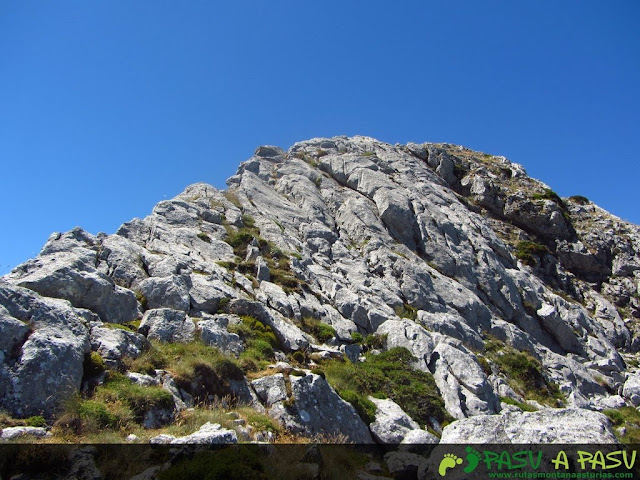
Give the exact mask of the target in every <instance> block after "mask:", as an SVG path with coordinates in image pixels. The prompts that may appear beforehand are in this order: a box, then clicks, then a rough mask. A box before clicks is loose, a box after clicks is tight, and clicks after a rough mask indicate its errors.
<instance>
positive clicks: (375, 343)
mask: <svg viewBox="0 0 640 480" xmlns="http://www.w3.org/2000/svg"><path fill="white" fill-rule="evenodd" d="M386 341H387V335H386V334H384V335H380V334H378V333H370V334H369V335H367V336H366V337H365V339H364V343H363V345H364V347H365V349H366V350H374V349H376V350H380V349H382V348H384V344H385V342H386Z"/></svg>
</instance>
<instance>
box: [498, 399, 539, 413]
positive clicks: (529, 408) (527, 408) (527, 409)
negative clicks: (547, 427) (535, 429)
mask: <svg viewBox="0 0 640 480" xmlns="http://www.w3.org/2000/svg"><path fill="white" fill-rule="evenodd" d="M500 401H501V402H503V403H506V404H507V405H513V406H515V407H518V408H519V409H520V410H522V411H523V412H537V411H538V409H537V408H535V407H534V406H532V405H529V404H528V403H525V402H519V401H517V400H514V399H513V398H511V397H500Z"/></svg>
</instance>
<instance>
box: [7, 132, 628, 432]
mask: <svg viewBox="0 0 640 480" xmlns="http://www.w3.org/2000/svg"><path fill="white" fill-rule="evenodd" d="M227 184H228V186H229V188H228V190H226V191H220V190H217V189H215V188H214V187H212V186H210V185H206V184H195V185H191V186H189V187H187V189H186V190H185V191H184V192H183V193H182V194H180V195H178V196H177V197H176V198H174V199H172V200H168V201H162V202H160V203H159V204H158V205H156V207H155V208H154V210H153V212H152V214H151V215H150V216H148V217H146V218H145V219H134V220H132V221H131V222H128V223H125V224H124V225H122V226H121V227H120V229H119V230H118V231H117V232H116V234H114V235H104V234H99V235H97V236H94V235H91V234H89V233H87V232H85V231H83V230H82V229H79V228H76V229H74V230H72V231H70V232H67V233H64V234H54V235H52V236H51V237H50V239H49V240H48V242H47V243H46V245H45V246H44V248H43V250H42V251H41V253H40V254H39V255H38V256H37V257H36V258H34V259H32V260H29V261H27V262H26V263H24V264H22V265H20V266H18V267H17V268H15V269H14V270H13V271H12V272H11V273H10V274H8V275H6V276H5V277H3V278H2V280H1V281H0V408H2V409H4V410H5V411H7V412H9V413H10V414H11V415H13V416H14V417H17V418H25V417H29V416H33V415H44V417H45V418H46V419H47V420H48V421H49V422H50V423H51V422H53V421H55V420H56V418H57V417H58V416H59V415H60V411H61V409H62V408H63V405H64V404H65V401H66V399H68V398H69V397H70V396H71V395H73V394H74V393H75V392H79V391H81V390H82V391H83V392H85V394H86V392H90V391H91V390H92V388H95V386H96V385H99V384H100V383H102V382H104V381H105V379H106V378H108V373H105V372H104V371H102V370H101V369H98V371H97V372H93V371H92V368H93V367H92V363H91V359H92V358H93V359H94V360H95V359H96V355H95V354H96V353H97V354H98V355H99V359H102V360H101V361H103V362H104V364H105V367H106V368H107V369H108V370H109V371H113V372H115V371H117V370H119V371H121V372H124V373H125V374H126V375H127V376H128V379H129V380H128V381H130V382H132V383H135V384H137V385H146V386H149V385H152V386H153V385H155V386H162V387H163V388H164V389H165V390H166V391H168V392H170V393H171V395H172V399H173V401H172V402H170V404H169V405H167V404H166V403H165V404H164V405H162V406H161V407H162V408H155V409H147V410H146V411H143V412H142V416H143V418H141V419H140V421H141V422H143V423H144V425H145V426H147V427H150V428H154V427H158V426H162V425H166V424H168V423H170V422H171V421H172V419H173V418H175V413H176V411H178V410H180V409H184V408H187V407H190V406H193V405H194V404H197V403H198V402H202V401H205V402H206V401H210V400H211V397H212V395H217V394H218V393H219V392H220V385H218V386H217V387H216V386H215V385H208V384H207V382H204V383H203V382H202V378H201V377H202V376H201V377H198V378H199V380H198V379H196V380H194V381H193V382H192V383H191V385H185V384H184V382H182V384H181V383H180V381H178V380H176V378H175V377H176V375H175V372H172V371H171V368H170V367H166V368H165V369H155V370H153V369H151V370H147V371H146V372H144V373H141V372H134V371H127V368H129V367H130V365H131V362H130V360H131V359H135V358H138V357H140V356H141V355H143V352H145V351H148V350H149V348H150V345H151V343H153V342H183V343H189V342H193V341H194V340H196V339H201V341H202V342H204V343H205V344H207V345H211V346H214V347H216V348H218V349H219V350H220V351H222V352H223V353H224V354H225V355H227V356H229V357H230V358H238V357H241V358H242V355H243V352H245V351H246V350H247V349H248V348H250V344H249V342H248V337H247V336H246V335H243V332H245V333H246V323H247V321H250V319H253V320H254V321H257V322H258V323H256V324H254V327H255V325H258V326H259V327H260V328H262V329H263V330H264V331H268V332H267V333H269V332H271V333H272V334H273V335H274V336H275V342H273V345H276V347H275V352H273V353H271V352H268V354H267V356H268V358H269V359H270V360H271V363H272V364H274V365H273V367H272V368H270V369H267V370H264V369H262V368H257V367H256V365H251V362H248V363H245V364H242V365H243V367H242V371H241V372H238V371H235V370H234V371H232V372H231V373H229V377H228V378H219V379H218V380H219V384H223V385H224V389H226V390H225V391H227V392H229V394H230V395H231V396H232V397H233V398H234V399H237V400H238V401H241V402H244V403H248V404H251V405H253V406H254V408H255V409H257V410H259V411H265V412H267V413H268V414H270V415H272V416H273V417H274V418H276V419H277V420H278V421H279V422H281V423H282V424H283V425H284V426H285V427H286V428H287V429H288V430H289V431H291V432H293V433H295V434H298V435H303V436H314V435H329V436H331V435H333V436H335V435H341V436H343V437H344V438H345V439H346V440H347V441H353V442H371V441H378V442H383V443H385V442H390V443H400V442H402V441H407V442H413V443H434V442H438V441H439V439H438V437H439V436H440V435H442V438H444V439H446V441H449V442H455V441H465V438H482V441H483V442H502V441H518V442H525V443H526V442H536V441H565V442H567V441H571V442H574V441H584V442H587V441H592V442H608V441H614V440H615V438H614V437H613V434H612V426H611V424H610V422H609V421H608V420H607V418H606V417H605V416H604V415H602V414H600V413H597V412H599V411H602V410H605V409H616V408H620V407H623V406H633V407H636V406H638V405H640V374H639V373H638V370H637V365H638V364H637V360H636V354H637V352H638V350H640V339H639V338H638V335H637V331H638V326H637V322H638V320H637V319H638V318H639V317H640V300H639V298H640V295H639V293H640V255H639V253H638V252H640V235H639V229H638V227H637V226H635V225H632V224H629V223H627V222H624V221H622V220H620V219H619V218H617V217H615V216H612V215H611V214H609V213H607V212H606V211H604V210H602V209H600V208H599V207H597V206H596V205H594V204H592V203H591V202H589V201H588V200H587V199H585V198H584V197H571V198H569V199H561V198H559V197H558V196H557V195H556V194H555V193H553V191H551V190H550V189H549V187H548V186H546V185H544V184H542V183H541V182H539V181H536V180H534V179H531V178H529V177H528V176H527V175H526V172H525V170H524V168H523V167H522V166H520V165H518V164H515V163H511V162H510V161H509V160H507V159H506V158H504V157H496V156H492V155H487V154H482V153H478V152H473V151H471V150H468V149H465V148H463V147H458V146H454V145H449V144H431V143H425V144H412V143H410V144H407V145H395V146H392V145H389V144H385V143H382V142H378V141H376V140H374V139H371V138H367V137H353V138H347V137H336V138H331V139H312V140H309V141H305V142H300V143H297V144H295V145H294V146H292V147H291V148H290V149H289V150H288V151H284V150H281V149H280V148H277V147H271V146H266V147H260V148H258V150H257V151H256V152H255V155H254V156H253V157H252V158H251V159H249V160H248V161H246V162H244V163H242V164H241V165H240V167H239V169H238V172H237V174H236V175H234V176H233V177H231V178H230V179H229V180H228V181H227ZM247 319H249V320H247ZM136 320H141V322H139V323H137V322H136ZM131 322H133V323H131ZM114 324H122V325H129V327H131V328H130V329H126V328H122V329H114V328H110V327H112V326H113V325H114ZM132 325H133V327H132ZM243 326H244V327H243ZM243 328H245V330H243ZM327 332H328V333H327ZM363 338H368V342H367V341H365V342H363V341H362V339H363ZM150 342H151V343H150ZM363 344H364V345H363ZM395 347H403V348H406V349H407V350H408V351H409V352H410V353H411V354H412V355H413V360H412V363H411V365H405V366H404V368H406V369H411V368H413V369H415V370H417V371H420V372H425V373H426V374H428V375H429V376H431V377H432V379H433V380H434V382H435V385H436V386H437V393H438V395H439V396H440V397H441V398H442V401H443V404H444V407H445V409H446V414H445V416H446V417H447V418H446V420H447V421H452V420H453V422H452V423H450V425H448V426H445V427H444V432H442V430H441V423H442V420H443V418H439V419H438V418H434V417H429V418H428V419H427V420H426V421H423V422H422V424H419V423H417V422H416V421H415V420H414V419H412V418H410V417H409V415H407V414H406V412H403V411H402V409H401V408H400V406H398V404H397V403H396V402H394V401H393V400H392V399H387V400H383V399H378V398H373V397H371V398H370V399H369V402H371V403H370V405H373V406H374V412H375V418H371V417H370V416H369V417H367V415H363V413H362V409H357V408H354V406H353V405H352V404H350V403H348V402H346V401H345V400H344V399H343V398H341V397H340V396H339V395H338V394H337V393H336V391H335V389H334V388H332V386H331V385H330V383H331V382H330V381H329V382H327V381H326V380H325V378H324V373H322V372H320V371H318V370H314V368H317V367H319V368H320V369H322V368H323V362H325V361H327V360H329V361H330V359H335V358H342V357H343V356H344V357H345V358H348V360H347V361H349V362H355V363H356V364H357V363H358V362H362V361H364V362H367V361H369V360H365V356H364V355H363V354H364V353H368V354H369V355H372V354H376V353H379V352H380V351H386V350H391V349H394V348H395ZM365 350H368V352H365ZM91 352H95V353H94V355H93V357H92V356H91ZM295 352H300V353H298V354H296V353H295ZM94 363H95V362H94ZM254 363H255V362H254ZM245 367H246V368H245ZM260 367H261V366H260ZM256 370H257V371H258V372H256ZM260 372H261V373H260ZM247 375H249V378H248V377H247ZM518 375H520V377H518ZM514 378H515V379H518V378H520V379H521V380H522V382H524V383H522V382H521V383H517V382H515V383H514ZM198 381H200V382H201V383H203V385H196V384H197V383H198ZM334 386H335V385H334ZM207 388H208V389H209V390H207ZM336 388H337V387H336ZM534 390H535V391H537V394H536V395H533V393H532V392H533V391H534ZM343 396H345V397H347V399H348V400H349V399H350V398H349V397H348V396H347V395H344V394H343ZM352 403H353V404H354V405H355V406H356V407H357V406H358V404H357V402H353V401H352ZM400 403H402V402H400ZM523 408H524V409H525V410H530V409H531V410H535V409H538V410H539V411H538V412H534V413H529V412H523V411H522V409H523ZM471 417H473V418H471ZM423 420H424V419H423ZM488 425H489V426H488ZM427 430H429V431H427ZM456 432H462V433H458V434H457V433H456ZM487 432H494V433H487ZM505 432H506V433H505ZM522 432H524V433H522ZM527 432H529V433H527ZM244 433H245V437H246V439H248V440H255V439H256V438H255V435H253V436H252V435H251V434H250V433H247V432H244ZM492 435H493V436H492ZM231 437H232V436H229V435H227V436H226V437H224V438H231ZM241 437H242V436H241ZM514 439H515V440H514ZM158 441H163V440H162V439H160V440H158ZM167 441H171V439H168V440H167Z"/></svg>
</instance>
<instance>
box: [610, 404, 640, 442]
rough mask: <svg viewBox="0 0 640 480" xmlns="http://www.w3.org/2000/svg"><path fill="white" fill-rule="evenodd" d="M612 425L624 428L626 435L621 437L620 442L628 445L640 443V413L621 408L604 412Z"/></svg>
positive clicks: (631, 409) (629, 408)
mask: <svg viewBox="0 0 640 480" xmlns="http://www.w3.org/2000/svg"><path fill="white" fill-rule="evenodd" d="M602 413H604V414H605V415H606V416H607V417H609V419H610V420H611V423H613V425H615V426H616V427H624V428H625V433H624V435H619V434H618V437H619V440H620V441H621V442H622V443H626V444H638V443H640V412H639V411H638V410H636V409H635V408H633V407H621V408H618V409H615V410H614V409H611V410H604V411H603V412H602Z"/></svg>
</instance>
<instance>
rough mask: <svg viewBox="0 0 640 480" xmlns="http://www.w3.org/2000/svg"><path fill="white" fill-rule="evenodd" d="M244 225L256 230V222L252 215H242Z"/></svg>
mask: <svg viewBox="0 0 640 480" xmlns="http://www.w3.org/2000/svg"><path fill="white" fill-rule="evenodd" d="M242 223H243V224H244V226H245V227H247V228H255V226H256V221H255V219H254V218H253V217H252V216H251V215H242Z"/></svg>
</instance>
